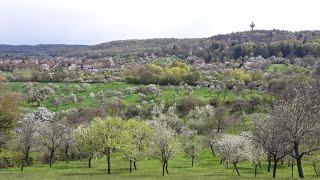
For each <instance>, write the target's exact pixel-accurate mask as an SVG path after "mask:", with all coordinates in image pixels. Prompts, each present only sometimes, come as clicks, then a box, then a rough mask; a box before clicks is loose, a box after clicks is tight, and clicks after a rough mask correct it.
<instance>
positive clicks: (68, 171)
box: [0, 150, 316, 180]
mask: <svg viewBox="0 0 320 180" xmlns="http://www.w3.org/2000/svg"><path fill="white" fill-rule="evenodd" d="M92 165H93V168H91V169H89V168H87V167H86V166H87V161H85V160H83V161H81V162H80V161H71V162H70V163H69V164H66V163H65V162H56V163H55V164H53V167H52V168H49V167H48V165H43V164H38V165H34V166H33V167H26V168H25V170H24V171H23V172H21V171H20V169H19V168H10V169H1V170H0V175H1V176H0V179H59V180H61V179H191V180H194V179H254V169H253V166H252V165H251V163H249V162H242V163H239V164H238V168H239V172H240V176H237V175H236V173H233V170H232V166H231V165H229V169H225V167H224V166H223V165H222V164H220V160H219V157H213V155H212V154H211V152H210V151H209V150H204V151H203V152H202V153H201V154H200V156H199V157H198V158H197V159H196V161H195V166H194V167H191V161H190V159H189V158H186V157H185V156H184V155H181V154H179V155H177V156H175V157H174V158H173V159H172V160H170V161H169V169H168V170H169V173H170V175H169V176H167V175H166V176H165V177H162V174H161V173H162V172H161V163H160V161H159V160H154V159H150V160H148V159H144V160H141V161H138V162H137V168H138V169H137V170H133V172H132V173H129V167H128V165H129V163H128V161H126V160H124V159H123V157H122V156H121V155H117V156H115V157H113V158H112V164H111V175H108V174H107V170H106V167H107V166H106V158H101V159H94V160H93V162H92ZM266 169H267V165H266V164H265V163H264V164H262V169H258V174H257V177H258V178H259V179H271V177H272V173H267V170H266ZM304 173H305V177H306V178H307V179H308V178H309V179H315V178H316V177H315V175H314V172H313V170H312V168H311V167H310V166H307V165H305V166H304ZM277 177H278V178H281V179H291V169H290V168H289V167H287V165H286V163H284V164H283V165H281V164H280V165H279V168H278V169H277ZM294 178H295V179H298V175H297V171H296V167H295V169H294Z"/></svg>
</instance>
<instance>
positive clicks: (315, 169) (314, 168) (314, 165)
mask: <svg viewBox="0 0 320 180" xmlns="http://www.w3.org/2000/svg"><path fill="white" fill-rule="evenodd" d="M313 170H314V172H315V173H316V176H317V177H318V171H317V166H316V164H315V163H313Z"/></svg>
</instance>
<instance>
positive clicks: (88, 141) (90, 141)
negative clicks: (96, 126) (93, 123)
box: [73, 124, 97, 168]
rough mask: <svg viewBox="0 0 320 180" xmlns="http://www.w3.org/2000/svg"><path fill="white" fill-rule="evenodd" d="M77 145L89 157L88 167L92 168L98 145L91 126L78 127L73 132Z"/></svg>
mask: <svg viewBox="0 0 320 180" xmlns="http://www.w3.org/2000/svg"><path fill="white" fill-rule="evenodd" d="M73 135H74V137H75V144H76V146H77V148H78V149H79V150H80V152H81V153H83V154H85V155H87V156H88V167H89V168H91V166H92V165H91V160H92V158H93V156H94V154H95V152H96V151H97V144H96V141H95V139H94V136H93V135H92V134H91V129H90V126H89V125H87V124H84V125H80V126H78V128H77V129H75V130H74V131H73Z"/></svg>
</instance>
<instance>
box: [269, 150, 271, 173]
mask: <svg viewBox="0 0 320 180" xmlns="http://www.w3.org/2000/svg"><path fill="white" fill-rule="evenodd" d="M270 169H271V155H270V153H268V172H270Z"/></svg>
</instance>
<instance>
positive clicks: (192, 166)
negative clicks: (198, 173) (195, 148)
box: [191, 156, 194, 167]
mask: <svg viewBox="0 0 320 180" xmlns="http://www.w3.org/2000/svg"><path fill="white" fill-rule="evenodd" d="M193 162H194V156H192V162H191V166H192V167H193Z"/></svg>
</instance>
